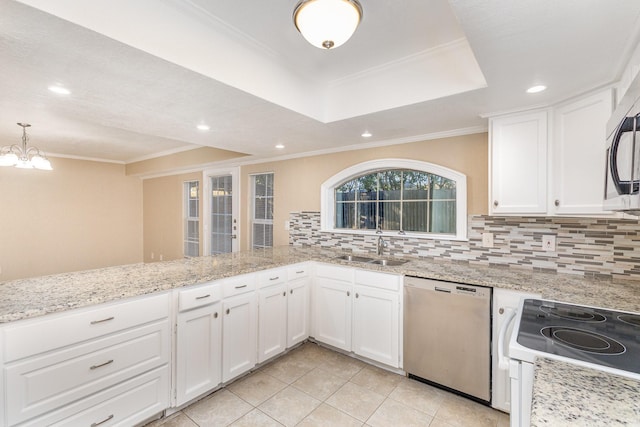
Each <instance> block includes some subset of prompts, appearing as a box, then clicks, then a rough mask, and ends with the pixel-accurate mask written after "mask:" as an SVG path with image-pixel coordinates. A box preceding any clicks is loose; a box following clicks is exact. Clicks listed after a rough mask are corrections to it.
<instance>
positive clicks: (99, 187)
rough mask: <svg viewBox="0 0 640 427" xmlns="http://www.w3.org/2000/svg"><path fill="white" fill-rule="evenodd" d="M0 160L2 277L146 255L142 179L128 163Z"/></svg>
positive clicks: (119, 261)
mask: <svg viewBox="0 0 640 427" xmlns="http://www.w3.org/2000/svg"><path fill="white" fill-rule="evenodd" d="M50 160H51V163H52V166H53V168H54V170H53V171H39V170H24V169H16V168H13V167H0V268H1V272H0V281H5V280H12V279H18V278H25V277H34V276H42V275H47V274H53V273H63V272H69V271H78V270H87V269H92V268H99V267H106V266H112V265H119V264H130V263H135V262H140V261H142V182H141V180H140V179H139V178H136V177H127V176H126V175H125V170H124V169H125V168H124V166H123V165H118V164H112V163H101V162H92V161H84V160H72V159H64V158H51V159H50Z"/></svg>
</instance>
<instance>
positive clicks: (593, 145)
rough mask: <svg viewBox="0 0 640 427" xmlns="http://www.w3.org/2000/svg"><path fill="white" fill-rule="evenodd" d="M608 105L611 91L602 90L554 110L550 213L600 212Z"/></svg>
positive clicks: (609, 110)
mask: <svg viewBox="0 0 640 427" xmlns="http://www.w3.org/2000/svg"><path fill="white" fill-rule="evenodd" d="M612 105H613V95H612V92H611V90H605V91H602V92H599V93H596V94H594V95H591V96H588V97H586V98H583V99H580V100H578V101H574V102H571V103H569V104H564V105H561V106H559V107H557V108H555V109H554V138H553V144H552V147H553V149H552V155H551V161H552V165H553V169H552V174H553V175H552V179H551V183H552V190H551V192H550V196H551V199H550V201H549V202H550V203H549V206H550V211H551V212H552V213H554V214H558V215H563V214H602V213H603V210H602V199H603V195H604V178H605V139H606V123H607V120H609V117H610V116H611V111H612Z"/></svg>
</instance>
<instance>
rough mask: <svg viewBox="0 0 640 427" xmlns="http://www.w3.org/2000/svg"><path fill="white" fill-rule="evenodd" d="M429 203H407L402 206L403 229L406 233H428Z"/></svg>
mask: <svg viewBox="0 0 640 427" xmlns="http://www.w3.org/2000/svg"><path fill="white" fill-rule="evenodd" d="M429 205H430V203H429V202H428V201H405V202H404V203H403V204H402V229H403V230H404V231H415V232H427V231H429V230H428V228H427V227H428V224H427V221H428V215H427V214H428V212H429Z"/></svg>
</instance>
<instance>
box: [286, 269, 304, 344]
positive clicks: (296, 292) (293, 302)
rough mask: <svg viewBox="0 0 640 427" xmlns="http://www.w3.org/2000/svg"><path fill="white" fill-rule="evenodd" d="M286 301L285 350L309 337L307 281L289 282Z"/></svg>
mask: <svg viewBox="0 0 640 427" xmlns="http://www.w3.org/2000/svg"><path fill="white" fill-rule="evenodd" d="M288 297H289V299H288V301H287V348H289V347H293V346H294V345H296V344H298V343H301V342H302V341H304V340H306V339H307V338H308V337H309V284H308V279H306V278H304V279H298V280H294V281H293V282H289V294H288Z"/></svg>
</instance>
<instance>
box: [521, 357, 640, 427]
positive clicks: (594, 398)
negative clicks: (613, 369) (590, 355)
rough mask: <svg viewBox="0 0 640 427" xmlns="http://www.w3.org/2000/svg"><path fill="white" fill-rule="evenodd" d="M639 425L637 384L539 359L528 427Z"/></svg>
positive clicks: (577, 367) (639, 398) (628, 379)
mask: <svg viewBox="0 0 640 427" xmlns="http://www.w3.org/2000/svg"><path fill="white" fill-rule="evenodd" d="M543 426H554V427H556V426H580V427H582V426H589V427H616V426H640V381H636V380H633V379H630V378H624V377H620V376H618V375H613V374H609V373H606V372H602V371H597V370H595V369H590V368H585V367H581V366H577V365H574V364H570V363H566V362H561V361H558V360H551V359H538V360H537V361H536V368H535V381H534V385H533V403H532V407H531V427H543Z"/></svg>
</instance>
